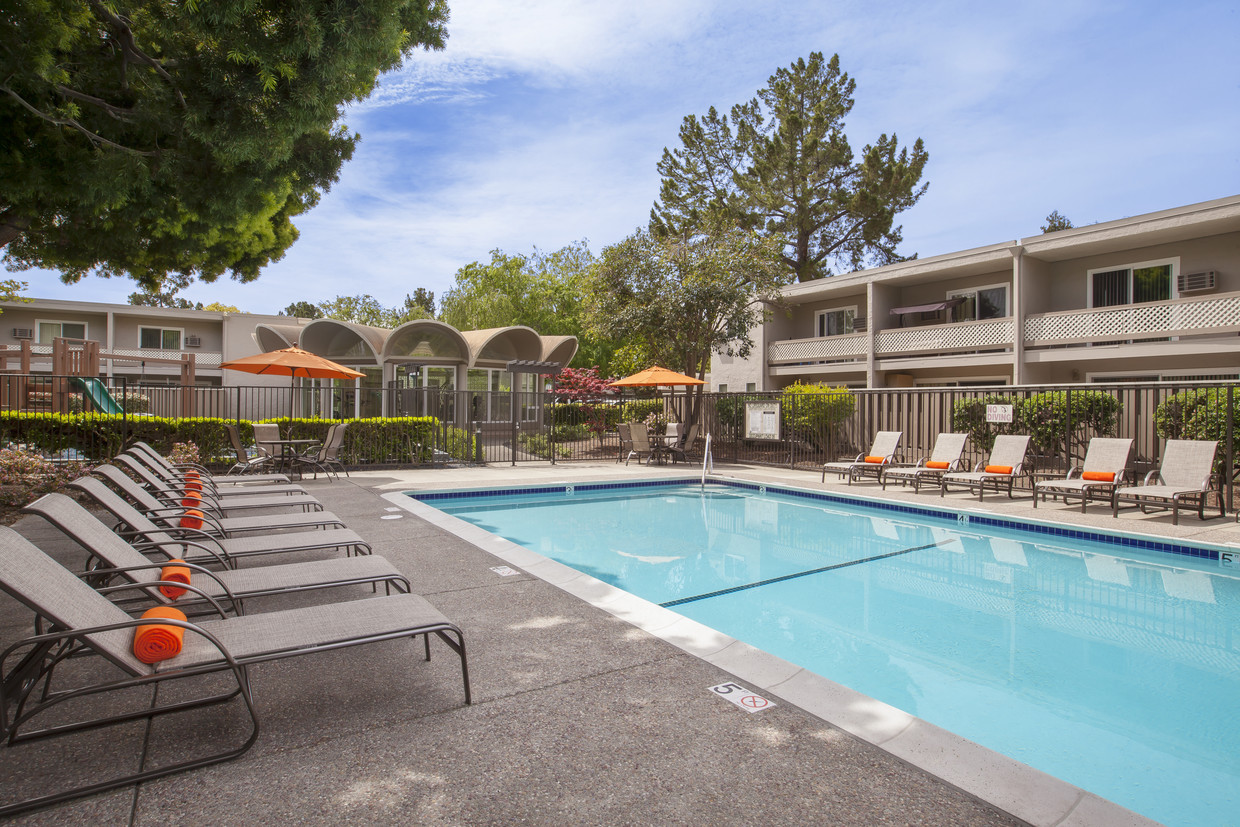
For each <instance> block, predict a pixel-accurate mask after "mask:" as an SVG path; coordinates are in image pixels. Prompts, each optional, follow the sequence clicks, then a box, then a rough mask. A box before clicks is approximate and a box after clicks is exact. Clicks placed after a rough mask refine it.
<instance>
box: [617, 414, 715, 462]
mask: <svg viewBox="0 0 1240 827" xmlns="http://www.w3.org/2000/svg"><path fill="white" fill-rule="evenodd" d="M617 431H618V432H619V435H620V452H619V454H617V455H616V462H619V461H620V458H621V457H623V458H624V464H625V465H628V464H629V460H631V459H633V458H634V457H636V458H637V461H638V462H641V461H642V459H643V458H644V459H645V460H646V464H647V465H650V464H651V463H654V464H656V465H662V464H663V463H665V462H667V461H668V460H669V459H670V460H671V461H672V462H688V461H689V455H690V453H691V452H692V450H693V447H694V444H695V443H696V442H697V434H698V426H697V425H696V424H694V425H690V426H689V427H688V428H687V429H686V428H685V427H684V425H683V424H682V423H679V422H673V423H671V424H669V425H668V426H667V428H666V430H665V431H664V432H663V433H661V434H652V433H650V429H649V428H648V427H647V426H646V423H644V422H621V423H620V424H619V426H617Z"/></svg>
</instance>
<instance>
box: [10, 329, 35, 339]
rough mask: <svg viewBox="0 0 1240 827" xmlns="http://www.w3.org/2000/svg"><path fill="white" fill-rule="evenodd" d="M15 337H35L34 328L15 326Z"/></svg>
mask: <svg viewBox="0 0 1240 827" xmlns="http://www.w3.org/2000/svg"><path fill="white" fill-rule="evenodd" d="M13 338H14V339H33V338H34V330H33V328H29V327H15V328H13Z"/></svg>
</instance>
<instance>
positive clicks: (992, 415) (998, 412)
mask: <svg viewBox="0 0 1240 827" xmlns="http://www.w3.org/2000/svg"><path fill="white" fill-rule="evenodd" d="M1012 407H1013V406H1011V405H987V406H986V421H987V422H1011V421H1012Z"/></svg>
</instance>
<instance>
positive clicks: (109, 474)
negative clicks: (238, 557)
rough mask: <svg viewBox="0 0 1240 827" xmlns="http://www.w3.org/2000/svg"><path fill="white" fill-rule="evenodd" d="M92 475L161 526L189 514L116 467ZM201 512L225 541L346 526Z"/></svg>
mask: <svg viewBox="0 0 1240 827" xmlns="http://www.w3.org/2000/svg"><path fill="white" fill-rule="evenodd" d="M92 473H94V474H96V475H97V476H100V477H103V478H104V479H105V480H107V481H108V482H109V483H110V484H111V485H112V487H113V488H115V489H116V490H117V491H119V492H120V493H121V494H122V495H124V496H125V498H126V499H128V500H129V501H130V502H132V503H133V504H134V505H135V506H137V508H138V510H139V511H141V512H142V513H143V514H145V515H146V516H148V517H150V518H151V520H152V521H154V522H156V523H158V524H160V525H164V526H176V525H178V524H179V522H180V518H181V517H184V516H185V512H186V511H188V510H189V509H188V508H186V507H185V506H183V505H181V504H180V503H179V502H177V503H175V504H169V503H166V502H162V501H161V500H159V499H158V498H157V497H156V496H155V495H154V494H152V493H151V492H149V491H147V490H146V489H145V488H143V487H142V486H140V485H138V484H137V483H136V482H134V481H133V480H131V479H130V478H129V477H127V476H125V473H124V472H123V471H121V469H119V468H117V467H116V466H115V465H100V466H98V467H96V468H95V470H94V471H93V472H92ZM198 510H200V511H202V513H203V516H202V522H203V526H202V530H203V531H206V532H207V533H208V534H214V535H219V536H224V537H233V536H235V535H237V534H241V533H245V532H251V531H263V532H268V533H270V532H272V531H279V530H281V529H289V528H297V529H321V528H344V527H345V526H344V522H343V521H342V520H341V519H340V518H339V517H337V516H336V515H335V514H333V513H331V512H330V511H298V512H293V513H291V514H290V513H283V514H263V515H260V516H253V517H226V516H223V515H221V514H219V513H218V512H215V511H212V510H211V509H210V508H202V509H198Z"/></svg>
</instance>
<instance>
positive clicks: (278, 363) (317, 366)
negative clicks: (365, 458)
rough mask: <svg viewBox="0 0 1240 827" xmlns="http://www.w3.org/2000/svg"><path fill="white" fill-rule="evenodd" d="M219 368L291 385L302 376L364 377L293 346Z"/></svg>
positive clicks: (289, 401)
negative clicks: (289, 381) (286, 378)
mask: <svg viewBox="0 0 1240 827" xmlns="http://www.w3.org/2000/svg"><path fill="white" fill-rule="evenodd" d="M220 367H222V368H227V369H229V370H240V371H244V372H246V373H255V374H265V375H268V376H290V377H292V378H293V380H294V381H296V378H297V377H298V376H304V377H306V378H307V379H357V378H359V377H361V376H365V375H366V374H364V373H361V372H360V371H356V370H353V368H346V367H345V366H344V365H338V364H336V363H335V362H333V361H332V360H331V359H324V358H323V357H322V356H316V355H315V354H313V353H311V352H310V351H308V350H302V349H301V348H299V347H297V345H293V346H292V347H286V348H283V349H281V350H272V351H269V352H267V353H260V354H258V355H257V356H243V357H242V358H240V359H233V360H232V361H230V362H223V363H221V364H220ZM289 390H290V393H289V397H288V407H289V410H288V413H289V419H292V418H293V394H292V392H291V391H292V388H291V387H290V388H289Z"/></svg>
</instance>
